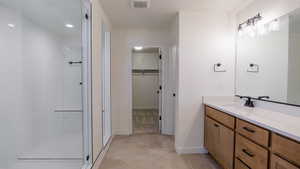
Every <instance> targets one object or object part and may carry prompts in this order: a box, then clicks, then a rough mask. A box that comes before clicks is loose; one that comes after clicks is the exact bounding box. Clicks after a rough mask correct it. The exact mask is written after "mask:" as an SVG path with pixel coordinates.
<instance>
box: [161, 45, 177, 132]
mask: <svg viewBox="0 0 300 169" xmlns="http://www.w3.org/2000/svg"><path fill="white" fill-rule="evenodd" d="M163 70H164V71H163V75H164V78H163V84H164V86H165V87H164V89H165V93H164V95H163V113H162V134H166V135H174V130H175V129H174V128H175V96H173V94H175V93H176V92H175V90H174V89H175V84H176V80H175V77H176V74H175V73H176V47H173V48H170V50H169V55H168V56H164V57H163Z"/></svg>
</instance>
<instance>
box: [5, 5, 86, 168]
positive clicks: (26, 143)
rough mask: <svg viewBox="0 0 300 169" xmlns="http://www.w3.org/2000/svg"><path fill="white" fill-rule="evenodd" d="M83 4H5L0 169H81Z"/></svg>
mask: <svg viewBox="0 0 300 169" xmlns="http://www.w3.org/2000/svg"><path fill="white" fill-rule="evenodd" d="M81 24H82V1H81V0H75V1H74V0H63V1H62V0H39V1H36V0H26V1H24V0H0V51H1V53H0V55H1V62H0V75H1V83H0V91H1V95H0V105H1V106H0V110H1V112H0V125H1V128H0V133H1V144H0V169H19V168H20V169H35V168H36V169H44V168H51V169H63V168H70V169H71V168H72V169H80V168H81V167H82V166H83V164H84V159H83V156H84V155H83V105H82V102H83V100H82V98H83V97H82V84H83V81H82V80H83V79H82V30H81V27H82V25H81Z"/></svg>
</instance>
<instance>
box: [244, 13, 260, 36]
mask: <svg viewBox="0 0 300 169" xmlns="http://www.w3.org/2000/svg"><path fill="white" fill-rule="evenodd" d="M261 20H262V16H261V15H260V13H258V14H257V15H255V16H254V17H252V18H249V19H248V20H247V21H245V22H243V23H241V24H239V27H238V32H239V36H242V35H243V34H244V33H246V34H248V35H249V36H251V37H254V36H255V35H256V32H255V31H256V26H257V24H258V22H259V21H261Z"/></svg>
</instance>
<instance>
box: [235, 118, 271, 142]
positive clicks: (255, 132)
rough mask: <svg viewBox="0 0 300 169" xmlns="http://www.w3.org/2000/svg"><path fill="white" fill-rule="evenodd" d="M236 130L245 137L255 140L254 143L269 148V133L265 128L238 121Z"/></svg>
mask: <svg viewBox="0 0 300 169" xmlns="http://www.w3.org/2000/svg"><path fill="white" fill-rule="evenodd" d="M236 130H237V131H238V132H239V133H240V134H242V135H244V136H245V137H247V138H249V139H251V140H253V141H254V142H256V143H258V144H260V145H262V146H264V147H268V146H269V131H268V130H265V129H263V128H260V127H257V126H255V125H253V124H250V123H248V122H245V121H243V120H240V119H238V120H237V127H236Z"/></svg>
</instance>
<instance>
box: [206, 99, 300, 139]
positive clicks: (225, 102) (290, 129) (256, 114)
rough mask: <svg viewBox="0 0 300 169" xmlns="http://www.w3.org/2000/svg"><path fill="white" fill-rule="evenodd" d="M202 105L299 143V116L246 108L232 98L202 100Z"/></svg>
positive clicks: (257, 108)
mask: <svg viewBox="0 0 300 169" xmlns="http://www.w3.org/2000/svg"><path fill="white" fill-rule="evenodd" d="M203 103H204V104H206V105H207V106H210V107H212V108H215V109H218V110H220V111H223V112H225V113H227V114H230V115H232V116H235V117H237V118H239V119H242V120H245V121H248V122H251V123H253V124H255V125H257V126H260V127H263V128H266V129H269V130H271V131H273V132H275V133H278V134H280V135H283V136H286V137H289V138H291V139H294V140H296V141H299V142H300V114H298V113H297V114H296V113H285V112H277V111H272V110H268V109H263V108H259V107H255V108H248V107H245V106H243V103H244V102H241V101H240V100H239V99H234V98H233V97H232V98H229V97H227V98H225V97H223V98H216V97H215V98H214V97H207V98H204V101H203Z"/></svg>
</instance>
